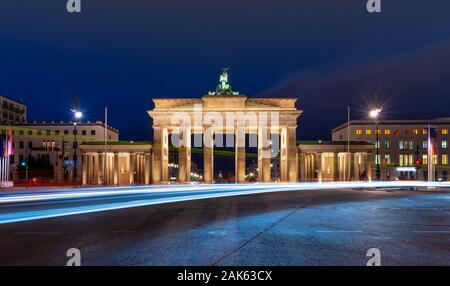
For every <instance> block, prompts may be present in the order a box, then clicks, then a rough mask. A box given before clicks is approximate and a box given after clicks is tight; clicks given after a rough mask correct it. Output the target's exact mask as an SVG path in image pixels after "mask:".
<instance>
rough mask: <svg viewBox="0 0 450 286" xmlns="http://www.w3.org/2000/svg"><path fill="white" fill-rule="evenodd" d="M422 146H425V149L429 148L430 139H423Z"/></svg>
mask: <svg viewBox="0 0 450 286" xmlns="http://www.w3.org/2000/svg"><path fill="white" fill-rule="evenodd" d="M422 147H423V149H427V148H428V141H423V142H422Z"/></svg>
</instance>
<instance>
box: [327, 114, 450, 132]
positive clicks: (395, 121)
mask: <svg viewBox="0 0 450 286" xmlns="http://www.w3.org/2000/svg"><path fill="white" fill-rule="evenodd" d="M374 124H375V122H374V120H370V119H363V120H351V121H350V126H351V125H374ZM378 124H379V125H423V126H426V125H428V124H439V125H443V124H450V117H442V118H434V119H418V120H412V119H392V120H379V121H378ZM347 125H348V123H347V122H345V123H343V124H341V125H339V126H338V127H336V128H333V130H332V132H336V131H339V130H342V129H344V128H346V127H347Z"/></svg>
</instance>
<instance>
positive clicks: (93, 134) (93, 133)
mask: <svg viewBox="0 0 450 286" xmlns="http://www.w3.org/2000/svg"><path fill="white" fill-rule="evenodd" d="M91 135H92V136H95V130H91ZM341 139H342V135H341Z"/></svg>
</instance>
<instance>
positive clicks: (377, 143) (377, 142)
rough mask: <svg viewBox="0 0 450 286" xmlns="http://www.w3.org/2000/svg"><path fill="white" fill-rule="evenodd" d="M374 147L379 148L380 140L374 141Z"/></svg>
mask: <svg viewBox="0 0 450 286" xmlns="http://www.w3.org/2000/svg"><path fill="white" fill-rule="evenodd" d="M375 148H376V149H380V141H375Z"/></svg>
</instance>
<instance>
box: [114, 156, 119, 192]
mask: <svg viewBox="0 0 450 286" xmlns="http://www.w3.org/2000/svg"><path fill="white" fill-rule="evenodd" d="M113 168H114V181H113V184H114V185H119V153H114V163H113Z"/></svg>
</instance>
